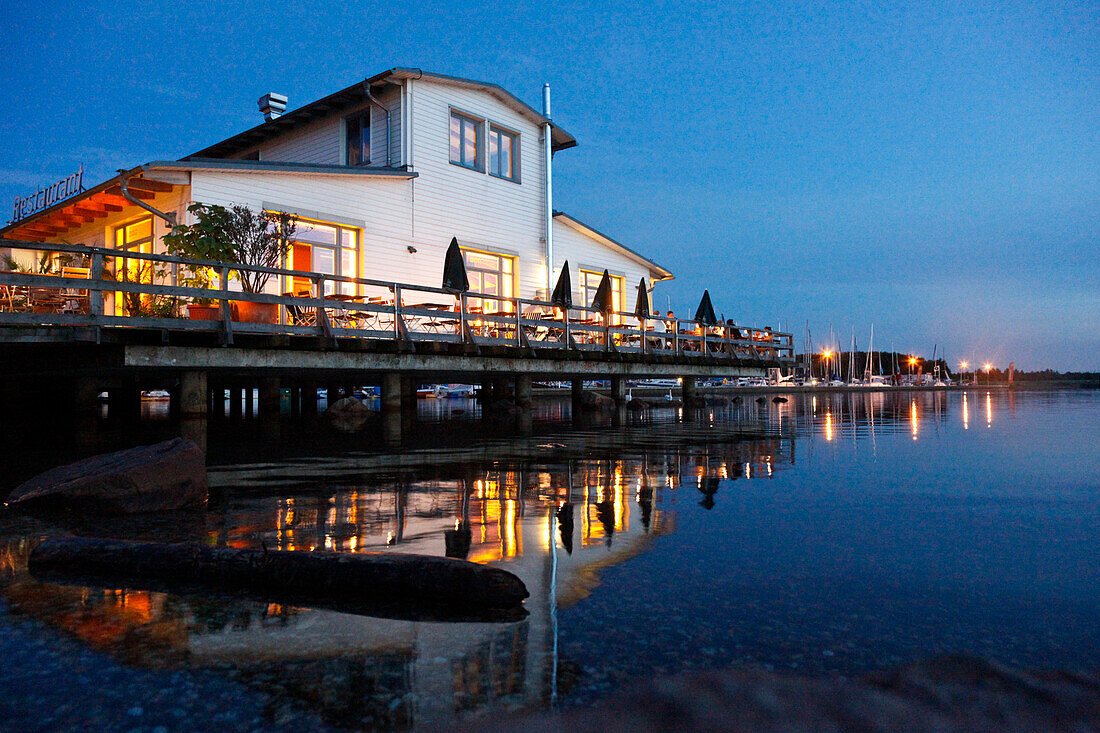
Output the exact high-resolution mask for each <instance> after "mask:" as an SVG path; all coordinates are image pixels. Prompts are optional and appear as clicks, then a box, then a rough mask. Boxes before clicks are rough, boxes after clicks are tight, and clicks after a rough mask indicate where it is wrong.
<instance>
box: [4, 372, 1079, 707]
mask: <svg viewBox="0 0 1100 733" xmlns="http://www.w3.org/2000/svg"><path fill="white" fill-rule="evenodd" d="M979 399H981V400H982V402H983V403H984V404H983V409H984V412H985V417H986V426H987V428H988V430H986V431H979V432H977V433H974V432H972V431H968V429H969V397H968V396H967V395H966V394H946V393H943V392H911V393H910V392H897V393H886V394H884V393H880V392H867V393H834V394H821V395H812V396H802V397H800V396H791V398H790V400H789V402H787V403H779V404H777V403H773V402H771V401H770V400H766V401H764V402H757V401H756V400H755V399H750V398H748V397H746V398H744V399H743V400H742V401H741V402H740V403H739V404H735V405H720V406H711V407H708V408H706V409H704V410H700V411H698V412H697V413H696V414H695V422H693V423H680V422H673V421H672V420H673V418H672V416H671V411H668V412H669V414H668V415H665V416H661V417H659V418H658V419H656V420H654V421H652V422H650V421H646V420H638V419H632V420H630V421H628V424H627V425H626V426H625V427H622V428H611V427H610V426H609V425H608V424H606V422H600V421H597V424H595V425H592V426H590V427H588V428H586V429H575V428H574V429H570V428H552V427H546V426H545V425H544V429H542V430H540V431H537V432H536V435H534V436H532V437H529V438H512V439H467V440H465V441H457V442H455V443H452V444H448V445H447V446H446V447H440V448H427V449H419V450H410V451H406V452H404V453H378V452H373V451H347V452H344V453H342V454H337V455H327V454H326V455H322V454H319V453H318V454H313V453H310V452H308V451H307V452H304V453H299V454H298V455H296V456H293V453H291V455H292V456H293V457H287V458H283V459H281V460H278V461H263V462H258V461H257V462H243V461H235V462H233V463H228V464H224V465H217V466H212V467H211V484H212V487H213V488H214V490H215V495H216V498H215V500H214V501H213V502H212V503H211V506H210V508H209V510H208V511H207V512H205V513H204V514H201V515H194V516H189V517H187V518H186V519H184V518H180V517H162V518H159V519H157V520H152V521H150V520H126V521H119V522H115V523H111V522H100V523H91V522H89V523H86V524H84V525H83V526H80V527H77V528H76V529H77V531H80V532H85V533H88V534H103V535H121V536H130V537H135V538H150V539H195V540H200V541H203V542H206V543H208V544H211V545H216V546H228V547H259V546H261V545H262V546H266V547H268V548H272V549H274V548H280V549H303V550H311V549H330V550H337V551H347V552H364V551H366V552H411V553H424V554H432V555H449V556H454V557H465V558H468V559H470V560H472V561H474V562H480V563H497V564H499V565H500V566H501V567H506V568H508V569H509V570H511V571H513V572H515V573H516V574H517V575H519V576H520V577H522V578H523V580H524V581H525V583H526V584H527V586H528V588H529V590H530V591H531V598H530V599H529V600H528V602H527V604H526V607H527V610H528V611H529V616H528V617H527V618H525V619H524V620H522V621H518V622H511V623H504V624H487V623H468V624H457V625H456V624H444V623H429V622H413V621H402V620H393V619H377V618H371V617H365V616H357V615H351V614H346V613H338V612H335V611H331V610H324V609H310V608H301V607H290V606H285V605H279V604H274V603H265V602H260V601H257V600H248V599H239V598H238V599H226V598H222V597H217V596H193V595H185V596H184V595H175V594H164V593H157V592H151V591H145V590H124V589H96V588H85V587H77V586H59V585H55V584H46V583H40V582H38V581H35V580H33V579H31V578H30V577H29V576H28V575H27V573H26V571H25V564H26V556H27V553H28V552H29V548H30V546H31V544H32V543H33V542H34V541H36V539H37V537H39V536H41V535H42V534H43V533H45V532H46V530H45V529H44V528H40V527H39V526H38V525H35V524H34V523H33V522H23V523H21V524H19V525H18V527H16V528H13V529H6V530H5V531H4V535H3V541H5V542H6V544H4V545H2V546H3V547H4V548H5V550H4V553H3V555H2V556H0V577H2V578H3V580H2V583H3V587H2V592H3V594H4V596H5V598H6V599H7V601H8V602H9V604H10V606H11V608H12V609H13V610H15V611H16V612H19V613H24V614H28V615H31V616H35V617H37V618H39V619H42V620H44V621H45V622H46V623H48V624H49V625H51V626H53V627H55V628H58V629H61V630H63V631H65V632H66V633H70V634H73V635H76V636H78V637H79V638H81V639H83V640H84V641H85V642H86V643H88V644H89V645H91V646H94V647H96V648H99V649H104V650H107V651H110V652H111V653H114V654H116V655H118V656H119V657H120V658H121V659H123V660H125V661H127V662H128V663H132V664H138V665H158V666H159V665H194V666H201V667H207V666H214V667H218V668H226V669H229V670H230V674H232V675H233V676H234V677H236V678H237V679H240V680H243V681H245V682H246V683H248V684H251V685H254V686H256V687H258V688H261V689H264V690H268V691H273V692H275V693H277V694H280V695H284V696H287V697H290V698H294V699H297V700H299V701H301V703H302V704H304V705H307V706H309V707H312V708H313V709H315V710H317V711H318V712H320V713H321V714H322V715H323V716H324V717H325V719H326V720H328V721H329V722H332V723H335V724H338V725H356V726H357V725H367V726H368V727H371V726H373V727H379V728H407V727H410V726H414V725H425V726H427V725H434V724H438V723H441V722H447V721H453V720H455V719H463V718H464V717H466V716H469V715H483V714H487V713H491V712H493V711H500V710H509V709H513V708H517V707H526V706H536V707H540V706H545V705H547V704H549V703H550V701H551V700H555V701H560V702H561V703H562V704H567V705H568V704H578V703H583V702H584V701H587V700H590V699H593V698H595V697H599V696H601V695H603V694H606V693H607V692H609V691H611V690H614V689H616V688H619V687H621V686H623V685H624V684H628V683H629V681H630V680H632V679H637V678H638V677H639V676H649V675H652V674H655V673H660V672H675V671H677V670H681V669H691V668H698V667H710V666H728V665H742V664H762V665H765V666H770V667H781V668H791V669H798V670H802V671H806V672H811V673H821V672H829V671H838V672H845V673H855V672H859V671H863V670H866V669H872V668H878V667H882V666H887V665H889V664H893V663H897V662H900V661H906V660H909V659H913V658H918V657H923V656H928V655H930V654H932V653H937V652H941V651H973V652H976V653H982V654H986V655H989V656H993V657H995V658H999V659H1002V660H1004V661H1007V662H1010V663H1022V664H1028V665H1034V666H1075V665H1084V666H1088V664H1087V663H1088V662H1092V666H1095V664H1096V662H1097V661H1098V660H1097V656H1096V650H1097V649H1098V648H1100V643H1098V642H1100V639H1098V638H1097V631H1096V629H1095V628H1093V624H1092V623H1091V622H1090V621H1088V619H1094V618H1095V617H1096V615H1097V613H1100V607H1098V601H1097V599H1098V598H1100V582H1098V570H1097V568H1096V566H1095V563H1091V564H1090V562H1089V560H1088V558H1089V557H1091V555H1090V554H1089V550H1088V547H1089V546H1090V545H1091V546H1092V547H1095V545H1096V542H1097V541H1098V540H1100V537H1098V536H1097V535H1098V532H1100V530H1098V529H1097V527H1098V526H1100V521H1097V520H1100V516H1098V509H1097V507H1098V495H1100V487H1098V485H1097V480H1096V478H1095V477H1096V474H1097V470H1096V469H1097V468H1100V467H1098V466H1097V463H1098V460H1097V454H1096V449H1095V447H1094V446H1093V445H1092V441H1091V440H1089V439H1088V436H1087V433H1088V432H1089V429H1090V428H1089V426H1092V425H1095V419H1096V417H1097V412H1098V410H1097V405H1098V403H1097V400H1096V398H1095V395H1093V394H1092V393H1080V394H1061V393H1058V394H1057V395H1056V396H1053V397H1052V396H1050V395H1041V394H1026V395H1021V396H1017V395H1012V394H1006V393H1004V392H998V393H994V392H993V391H990V392H989V393H985V394H981V395H980V396H979ZM432 402H436V404H431V402H429V405H430V406H428V407H422V413H423V411H424V410H430V411H436V412H439V413H441V416H442V417H445V418H446V417H447V416H446V415H442V413H446V412H449V413H451V414H450V416H449V419H456V418H457V419H458V420H459V421H460V422H459V423H456V424H457V425H461V426H471V425H472V426H476V425H479V424H480V423H479V422H477V421H475V420H473V417H475V416H476V411H475V410H474V409H473V407H472V403H471V405H466V406H462V404H461V402H460V401H432ZM445 403H450V404H445ZM1017 403H1019V404H1017ZM995 408H996V410H997V414H998V415H1007V417H1000V418H998V420H997V421H995V420H994V415H995ZM1017 408H1019V410H1018V411H1017ZM567 415H568V406H567V404H563V403H560V402H555V403H551V404H544V405H542V406H541V407H540V415H539V417H540V419H542V420H553V419H557V418H560V417H565V416H567ZM422 417H426V416H425V415H423V414H422ZM461 429H462V430H466V429H467V428H466V427H462V428H461ZM471 432H472V431H471ZM1082 433H1084V434H1085V436H1084V437H1082ZM1071 458H1072V460H1069V459H1071ZM1055 465H1056V466H1058V467H1059V470H1060V473H1059V474H1056V476H1057V479H1055V480H1052V475H1051V473H1050V471H1049V468H1050V467H1051V466H1055ZM746 481H747V483H746Z"/></svg>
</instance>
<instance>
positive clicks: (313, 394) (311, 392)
mask: <svg viewBox="0 0 1100 733" xmlns="http://www.w3.org/2000/svg"><path fill="white" fill-rule="evenodd" d="M301 397H302V414H303V415H305V416H306V417H311V416H313V415H316V414H317V384H316V383H315V382H305V383H303V384H302V390H301Z"/></svg>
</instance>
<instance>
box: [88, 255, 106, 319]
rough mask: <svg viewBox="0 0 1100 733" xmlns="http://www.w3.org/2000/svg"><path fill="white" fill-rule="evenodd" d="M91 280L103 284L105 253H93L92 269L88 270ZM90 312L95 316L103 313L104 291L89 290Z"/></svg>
mask: <svg viewBox="0 0 1100 733" xmlns="http://www.w3.org/2000/svg"><path fill="white" fill-rule="evenodd" d="M88 278H89V281H90V282H91V281H97V282H98V283H99V284H100V286H102V285H103V254H102V253H101V252H96V253H95V254H93V255H92V269H91V270H90V271H89V272H88ZM88 312H89V313H91V314H92V315H93V316H102V315H103V291H102V290H88Z"/></svg>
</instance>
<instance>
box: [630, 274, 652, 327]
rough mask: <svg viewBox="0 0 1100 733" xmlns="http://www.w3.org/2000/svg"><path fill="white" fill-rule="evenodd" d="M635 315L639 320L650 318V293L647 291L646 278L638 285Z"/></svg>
mask: <svg viewBox="0 0 1100 733" xmlns="http://www.w3.org/2000/svg"><path fill="white" fill-rule="evenodd" d="M634 315H635V316H637V317H638V318H649V291H647V290H646V286H645V278H644V277H643V278H642V279H641V281H640V282H639V283H638V302H637V303H635V305H634Z"/></svg>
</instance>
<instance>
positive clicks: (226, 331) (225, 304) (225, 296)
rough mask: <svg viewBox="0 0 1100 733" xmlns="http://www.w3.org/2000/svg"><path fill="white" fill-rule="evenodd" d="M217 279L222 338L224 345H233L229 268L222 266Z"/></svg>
mask: <svg viewBox="0 0 1100 733" xmlns="http://www.w3.org/2000/svg"><path fill="white" fill-rule="evenodd" d="M219 277H220V279H221V283H219V284H220V285H221V288H220V289H221V296H220V297H219V298H218V300H219V302H220V303H221V310H222V338H223V339H224V340H225V343H226V345H229V344H232V343H233V325H232V321H233V318H232V312H231V310H230V308H229V266H228V265H222V266H221V267H220V268H219Z"/></svg>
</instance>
